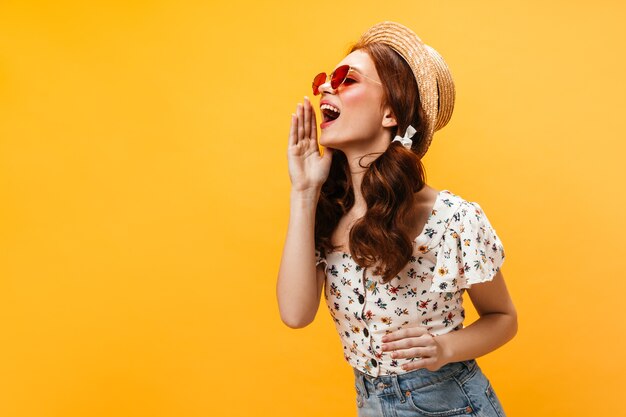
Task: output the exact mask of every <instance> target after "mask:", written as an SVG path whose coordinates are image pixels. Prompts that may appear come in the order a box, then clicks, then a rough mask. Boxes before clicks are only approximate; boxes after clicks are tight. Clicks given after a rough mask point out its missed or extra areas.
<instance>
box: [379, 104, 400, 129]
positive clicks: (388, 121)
mask: <svg viewBox="0 0 626 417" xmlns="http://www.w3.org/2000/svg"><path fill="white" fill-rule="evenodd" d="M382 124H383V127H393V126H397V125H398V122H397V120H396V116H394V114H393V111H392V110H391V108H389V107H385V111H384V113H383V123H382Z"/></svg>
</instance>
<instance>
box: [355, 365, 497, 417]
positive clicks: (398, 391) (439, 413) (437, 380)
mask: <svg viewBox="0 0 626 417" xmlns="http://www.w3.org/2000/svg"><path fill="white" fill-rule="evenodd" d="M353 371H354V377H355V388H356V405H357V415H358V417H409V416H411V417H420V416H426V417H444V416H466V417H470V416H472V417H506V415H505V414H504V410H503V409H502V404H500V400H498V397H497V396H496V392H495V391H494V388H493V387H492V386H491V382H490V381H489V379H487V377H486V376H485V375H484V374H483V372H482V370H481V369H480V366H479V365H478V363H477V362H476V360H475V359H470V360H467V361H462V362H451V363H448V364H446V365H444V366H442V367H441V368H439V369H438V370H436V371H434V372H433V371H429V370H428V369H425V368H421V369H416V370H413V371H409V372H405V373H402V374H399V375H380V376H378V377H372V376H370V375H367V374H365V373H363V372H361V371H359V370H358V369H356V368H353Z"/></svg>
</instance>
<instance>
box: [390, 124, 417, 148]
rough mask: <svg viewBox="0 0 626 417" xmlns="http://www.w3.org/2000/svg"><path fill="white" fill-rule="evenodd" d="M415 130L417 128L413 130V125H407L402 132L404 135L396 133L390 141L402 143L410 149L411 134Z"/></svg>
mask: <svg viewBox="0 0 626 417" xmlns="http://www.w3.org/2000/svg"><path fill="white" fill-rule="evenodd" d="M415 132H417V130H415V128H414V127H413V126H411V125H409V127H407V128H406V131H405V132H404V136H400V135H396V137H395V138H393V140H392V142H395V141H398V142H400V143H402V145H403V146H404V147H405V148H407V149H411V145H412V144H413V141H412V140H411V136H413V135H414V134H415Z"/></svg>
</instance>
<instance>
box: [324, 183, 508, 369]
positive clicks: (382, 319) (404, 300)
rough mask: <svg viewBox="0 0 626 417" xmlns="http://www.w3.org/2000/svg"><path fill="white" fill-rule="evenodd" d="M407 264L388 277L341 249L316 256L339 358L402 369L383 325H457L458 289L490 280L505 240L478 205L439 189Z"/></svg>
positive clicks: (460, 314)
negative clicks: (385, 345)
mask: <svg viewBox="0 0 626 417" xmlns="http://www.w3.org/2000/svg"><path fill="white" fill-rule="evenodd" d="M413 245H414V251H413V256H412V257H411V258H410V260H409V262H408V263H407V265H406V266H405V267H404V268H403V269H402V271H400V273H399V274H398V275H396V277H394V278H393V279H392V280H391V281H389V282H388V283H387V284H383V283H382V282H381V277H380V276H377V275H374V274H373V273H371V271H369V269H368V268H362V267H361V266H359V265H358V264H357V263H356V262H355V261H354V260H353V259H352V256H351V255H350V254H348V253H345V252H340V251H332V252H330V253H327V254H326V256H322V254H321V253H320V251H319V250H316V251H315V256H316V265H320V264H324V266H323V267H324V271H325V274H326V283H325V286H324V298H325V299H326V305H327V307H328V310H329V312H330V315H331V316H332V319H333V321H334V323H335V326H336V328H337V332H338V333H339V337H340V339H341V344H342V345H343V352H344V358H345V359H346V360H347V361H348V363H349V364H350V365H351V366H352V367H354V368H357V369H359V370H361V371H362V372H365V373H367V374H369V375H372V376H378V375H393V374H401V373H404V372H406V371H404V370H403V369H402V365H403V364H404V363H408V362H412V361H414V360H418V359H420V358H399V359H392V358H391V356H390V353H391V352H383V351H382V350H381V346H382V340H381V339H382V337H383V336H384V335H385V334H386V333H390V332H392V331H395V330H399V329H402V328H405V327H413V326H424V327H426V328H427V329H428V331H429V332H430V333H432V334H433V335H435V336H436V335H441V334H445V333H448V332H451V331H456V330H460V329H462V328H463V319H464V318H465V310H464V308H463V293H464V291H465V289H466V288H469V287H470V286H471V285H472V284H478V283H481V282H485V281H490V280H492V279H493V277H494V276H495V275H496V273H497V272H498V271H499V269H500V267H501V266H502V263H503V262H504V247H503V246H502V243H501V242H500V239H499V238H498V236H497V235H496V231H495V230H494V228H493V227H492V226H491V224H490V223H489V220H487V216H486V215H485V213H484V212H483V211H482V209H481V207H480V205H479V204H478V203H475V202H470V201H466V200H464V199H463V198H461V197H459V196H458V195H456V194H453V193H452V192H450V191H448V190H441V191H439V193H438V195H437V198H436V201H435V204H434V206H433V208H432V211H431V213H430V215H429V217H428V220H427V221H426V224H425V225H424V229H423V230H422V233H421V234H420V235H419V236H417V238H416V239H415V241H414V242H413Z"/></svg>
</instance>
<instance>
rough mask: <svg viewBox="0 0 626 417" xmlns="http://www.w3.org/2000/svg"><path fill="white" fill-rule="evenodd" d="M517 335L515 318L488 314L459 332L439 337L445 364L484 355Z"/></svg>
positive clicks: (437, 339)
mask: <svg viewBox="0 0 626 417" xmlns="http://www.w3.org/2000/svg"><path fill="white" fill-rule="evenodd" d="M516 333H517V317H516V316H514V315H511V314H506V313H490V314H485V315H483V316H481V317H480V318H479V319H478V320H476V321H475V322H474V323H472V324H470V325H469V326H467V327H464V328H462V329H461V330H456V331H453V332H449V333H446V334H442V335H439V336H435V340H436V341H437V343H439V344H440V345H441V347H442V351H443V356H444V358H445V362H446V363H450V362H461V361H465V360H469V359H475V358H478V357H480V356H483V355H486V354H487V353H489V352H492V351H494V350H496V349H497V348H499V347H500V346H502V345H504V344H505V343H507V342H508V341H509V340H511V339H512V338H513V337H514V336H515V334H516Z"/></svg>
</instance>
